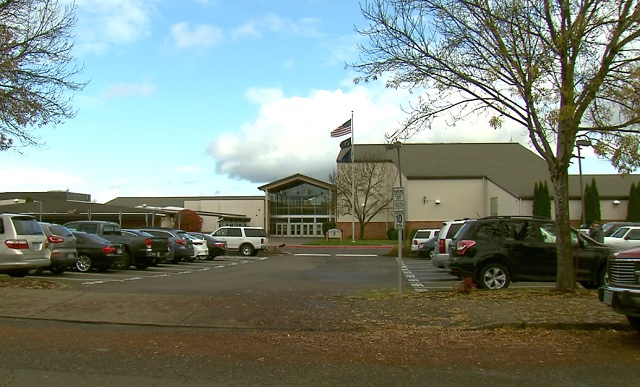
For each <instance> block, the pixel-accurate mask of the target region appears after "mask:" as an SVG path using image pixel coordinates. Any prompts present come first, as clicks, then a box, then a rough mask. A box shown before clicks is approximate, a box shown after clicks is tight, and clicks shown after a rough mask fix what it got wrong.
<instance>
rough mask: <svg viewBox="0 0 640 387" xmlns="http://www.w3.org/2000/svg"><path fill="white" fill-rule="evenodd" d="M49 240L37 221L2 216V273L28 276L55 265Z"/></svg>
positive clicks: (22, 217)
mask: <svg viewBox="0 0 640 387" xmlns="http://www.w3.org/2000/svg"><path fill="white" fill-rule="evenodd" d="M50 257H51V252H50V251H49V249H47V237H46V235H45V234H44V231H42V227H40V225H39V224H38V222H37V221H36V218H34V217H33V216H30V215H20V214H10V213H0V272H2V273H7V274H9V275H10V276H11V277H25V276H26V275H27V274H29V270H31V269H38V268H41V267H47V266H50V265H51V259H50Z"/></svg>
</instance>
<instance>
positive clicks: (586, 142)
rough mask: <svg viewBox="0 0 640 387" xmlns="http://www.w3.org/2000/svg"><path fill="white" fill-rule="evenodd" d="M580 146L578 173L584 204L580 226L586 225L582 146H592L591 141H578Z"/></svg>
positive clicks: (581, 198) (582, 204)
mask: <svg viewBox="0 0 640 387" xmlns="http://www.w3.org/2000/svg"><path fill="white" fill-rule="evenodd" d="M576 146H577V147H578V174H579V175H580V204H581V206H582V214H581V215H580V227H583V226H584V222H585V216H584V215H585V214H584V213H585V205H584V185H583V184H582V155H581V154H580V148H582V147H583V146H591V141H589V140H588V139H586V138H583V139H579V140H577V141H576Z"/></svg>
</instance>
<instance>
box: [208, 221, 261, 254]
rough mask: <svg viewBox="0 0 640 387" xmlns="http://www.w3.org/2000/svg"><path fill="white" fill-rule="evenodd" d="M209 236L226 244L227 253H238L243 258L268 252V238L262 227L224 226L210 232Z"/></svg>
mask: <svg viewBox="0 0 640 387" xmlns="http://www.w3.org/2000/svg"><path fill="white" fill-rule="evenodd" d="M211 236H213V237H215V238H216V239H219V240H221V241H224V242H227V249H229V251H238V252H239V253H240V254H242V255H244V256H245V257H248V256H254V255H256V254H258V251H267V250H269V238H268V237H267V232H266V231H265V230H264V228H262V227H240V226H237V227H234V226H225V227H220V228H219V229H217V230H216V231H214V232H212V233H211Z"/></svg>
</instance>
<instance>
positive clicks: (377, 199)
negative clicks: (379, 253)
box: [329, 155, 394, 239]
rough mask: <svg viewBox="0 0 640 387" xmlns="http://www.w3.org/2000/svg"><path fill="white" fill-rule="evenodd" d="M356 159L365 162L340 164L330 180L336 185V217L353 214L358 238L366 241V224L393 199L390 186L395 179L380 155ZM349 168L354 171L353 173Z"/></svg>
mask: <svg viewBox="0 0 640 387" xmlns="http://www.w3.org/2000/svg"><path fill="white" fill-rule="evenodd" d="M358 158H359V159H361V160H367V161H366V162H356V163H354V164H339V165H338V168H339V171H336V170H334V171H333V172H332V173H331V175H330V176H329V181H330V182H331V183H332V184H334V185H335V186H336V197H337V206H336V209H337V212H338V215H351V214H352V213H353V214H354V217H355V219H357V220H358V225H359V227H360V238H359V239H365V228H366V227H367V225H368V224H369V222H371V220H372V219H373V218H374V217H375V216H376V215H378V214H379V213H381V212H382V211H384V210H386V209H388V208H389V205H390V203H391V201H392V200H393V195H392V191H393V189H392V185H391V184H392V183H393V181H394V180H393V178H392V177H391V172H390V168H389V163H385V162H383V160H382V158H381V157H380V156H372V155H363V156H362V157H358ZM352 167H353V168H355V169H354V170H353V171H351V168H352ZM352 181H353V190H352V189H351V187H352ZM352 192H354V194H353V195H352V194H351V193H352ZM352 209H353V211H352Z"/></svg>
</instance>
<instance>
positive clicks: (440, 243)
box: [438, 239, 447, 254]
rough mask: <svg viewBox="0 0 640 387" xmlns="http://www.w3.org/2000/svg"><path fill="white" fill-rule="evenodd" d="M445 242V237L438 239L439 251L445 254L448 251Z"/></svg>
mask: <svg viewBox="0 0 640 387" xmlns="http://www.w3.org/2000/svg"><path fill="white" fill-rule="evenodd" d="M444 244H445V240H444V239H438V252H439V253H440V254H444V253H446V252H447V251H446V250H445V248H444Z"/></svg>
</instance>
